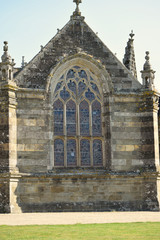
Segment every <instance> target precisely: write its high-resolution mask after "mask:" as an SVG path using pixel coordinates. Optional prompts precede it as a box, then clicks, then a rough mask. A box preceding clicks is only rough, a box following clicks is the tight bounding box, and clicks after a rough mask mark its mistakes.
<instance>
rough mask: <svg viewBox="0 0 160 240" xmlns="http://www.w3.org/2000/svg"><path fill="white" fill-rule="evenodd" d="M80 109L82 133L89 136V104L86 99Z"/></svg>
mask: <svg viewBox="0 0 160 240" xmlns="http://www.w3.org/2000/svg"><path fill="white" fill-rule="evenodd" d="M79 108H80V109H79V111H80V133H81V135H82V136H89V135H90V131H89V105H88V103H87V102H86V101H85V100H84V101H83V102H81V104H80V106H79Z"/></svg>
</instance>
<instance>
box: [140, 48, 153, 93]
mask: <svg viewBox="0 0 160 240" xmlns="http://www.w3.org/2000/svg"><path fill="white" fill-rule="evenodd" d="M145 60H146V61H145V64H144V66H143V70H142V71H141V73H142V79H143V86H144V88H148V89H150V90H154V88H155V87H154V78H155V71H154V70H153V69H152V67H151V64H150V61H149V60H150V56H149V52H148V51H146V56H145Z"/></svg>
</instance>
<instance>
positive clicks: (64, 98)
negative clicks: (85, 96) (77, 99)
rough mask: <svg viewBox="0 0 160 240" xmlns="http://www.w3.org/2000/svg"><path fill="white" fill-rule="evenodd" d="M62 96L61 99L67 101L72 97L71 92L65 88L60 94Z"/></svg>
mask: <svg viewBox="0 0 160 240" xmlns="http://www.w3.org/2000/svg"><path fill="white" fill-rule="evenodd" d="M60 96H61V98H62V99H63V100H64V101H66V100H67V99H68V98H69V97H70V94H69V92H68V91H67V90H66V88H65V87H64V88H63V90H62V91H61V92H60Z"/></svg>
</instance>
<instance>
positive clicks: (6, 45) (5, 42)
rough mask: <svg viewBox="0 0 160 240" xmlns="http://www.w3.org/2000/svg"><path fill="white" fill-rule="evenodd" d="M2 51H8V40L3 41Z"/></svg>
mask: <svg viewBox="0 0 160 240" xmlns="http://www.w3.org/2000/svg"><path fill="white" fill-rule="evenodd" d="M3 50H4V52H8V42H7V41H4V47H3Z"/></svg>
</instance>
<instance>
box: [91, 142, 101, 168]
mask: <svg viewBox="0 0 160 240" xmlns="http://www.w3.org/2000/svg"><path fill="white" fill-rule="evenodd" d="M93 165H94V166H102V165H103V157H102V141H101V140H94V141H93Z"/></svg>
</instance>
